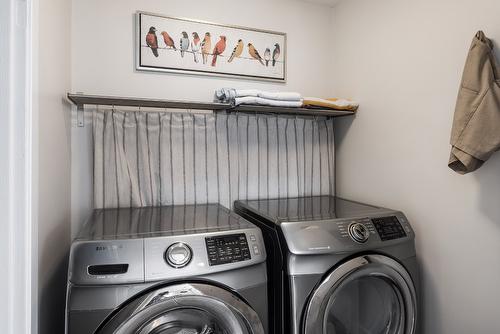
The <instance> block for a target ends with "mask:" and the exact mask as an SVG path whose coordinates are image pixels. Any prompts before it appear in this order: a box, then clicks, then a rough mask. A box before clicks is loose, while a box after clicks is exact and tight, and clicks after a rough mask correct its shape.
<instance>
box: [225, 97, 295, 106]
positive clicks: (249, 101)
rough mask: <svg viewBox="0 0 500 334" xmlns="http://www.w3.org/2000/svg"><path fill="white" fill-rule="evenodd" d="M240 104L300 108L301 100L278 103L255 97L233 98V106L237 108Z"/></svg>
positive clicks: (278, 101) (277, 101)
mask: <svg viewBox="0 0 500 334" xmlns="http://www.w3.org/2000/svg"><path fill="white" fill-rule="evenodd" d="M240 104H254V105H260V106H271V107H285V108H300V107H302V100H299V101H280V100H272V99H264V98H262V97H256V96H243V97H237V98H235V99H234V105H235V106H238V105H240Z"/></svg>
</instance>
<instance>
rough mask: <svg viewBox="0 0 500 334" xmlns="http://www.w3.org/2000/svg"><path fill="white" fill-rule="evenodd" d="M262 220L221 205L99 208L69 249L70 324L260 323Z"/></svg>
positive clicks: (217, 326)
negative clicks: (255, 221)
mask: <svg viewBox="0 0 500 334" xmlns="http://www.w3.org/2000/svg"><path fill="white" fill-rule="evenodd" d="M267 317H268V309H267V275H266V252H265V247H264V244H263V239H262V234H261V231H260V229H259V228H257V227H256V226H254V225H253V224H251V223H249V222H248V221H246V220H245V219H243V218H241V217H240V216H238V215H236V214H235V213H233V212H231V211H229V210H228V209H226V208H224V207H222V206H220V205H191V206H170V207H157V208H137V209H111V210H110V209H106V210H96V211H95V212H94V213H93V215H92V217H91V218H90V220H89V221H88V222H87V223H86V225H85V227H84V229H83V230H82V232H81V233H80V235H79V236H78V237H77V239H76V240H75V241H74V242H73V244H72V246H71V253H70V263H69V277H68V294H67V314H66V329H67V333H69V334H89V333H103V334H104V333H117V334H125V333H127V334H128V333H130V334H131V333H134V334H136V333H137V334H147V333H151V334H153V333H158V334H159V333H163V334H264V333H267V319H268V318H267Z"/></svg>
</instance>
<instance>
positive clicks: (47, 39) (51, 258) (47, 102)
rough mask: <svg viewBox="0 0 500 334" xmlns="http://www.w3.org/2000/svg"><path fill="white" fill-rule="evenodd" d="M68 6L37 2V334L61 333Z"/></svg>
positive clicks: (66, 236) (61, 0)
mask: <svg viewBox="0 0 500 334" xmlns="http://www.w3.org/2000/svg"><path fill="white" fill-rule="evenodd" d="M70 6H71V3H70V2H69V1H66V0H39V1H38V2H37V8H38V21H37V29H34V31H36V32H38V35H37V41H38V47H37V50H38V57H37V62H36V64H35V68H34V70H35V71H36V74H35V76H36V77H37V78H38V82H37V85H36V86H37V87H36V90H37V91H36V92H35V93H36V97H38V101H37V105H38V118H39V123H38V129H37V130H38V164H39V170H38V174H39V175H38V179H39V184H38V226H37V228H38V255H39V263H38V268H39V274H38V275H39V333H41V334H45V333H47V334H48V333H63V331H64V303H65V294H66V271H67V267H66V263H67V255H68V250H69V244H70V237H71V236H70V205H71V202H70V196H71V194H70V186H71V179H70V172H71V165H70V162H71V161H70V158H71V156H70V143H71V139H70V135H71V132H70V130H71V129H70V122H69V120H70V106H69V105H68V103H67V102H66V101H64V99H63V97H64V95H63V94H64V93H65V92H66V91H68V90H69V89H70V85H71V82H70V76H71V68H70V61H71V59H70V54H71V50H70V31H71V24H70V17H71V12H70Z"/></svg>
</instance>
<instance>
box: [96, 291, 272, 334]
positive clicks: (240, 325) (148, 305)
mask: <svg viewBox="0 0 500 334" xmlns="http://www.w3.org/2000/svg"><path fill="white" fill-rule="evenodd" d="M98 333H100V334H264V329H263V326H262V323H261V321H260V319H259V317H258V315H257V313H256V312H255V311H254V310H253V309H252V308H251V307H250V306H248V305H247V304H246V303H245V302H244V301H242V300H240V299H239V298H238V297H237V296H235V295H234V294H232V293H230V292H228V291H226V290H224V289H221V288H218V287H215V286H210V285H205V284H179V285H174V286H169V287H165V288H161V289H158V290H156V291H154V292H151V293H149V294H147V295H145V296H142V297H140V298H138V299H136V300H134V301H132V302H130V303H129V304H127V305H126V306H125V307H124V308H123V309H121V310H120V311H119V312H118V313H117V314H115V315H114V316H113V317H112V318H111V319H109V320H108V322H107V323H106V324H105V325H104V326H103V327H102V328H101V330H100V331H98Z"/></svg>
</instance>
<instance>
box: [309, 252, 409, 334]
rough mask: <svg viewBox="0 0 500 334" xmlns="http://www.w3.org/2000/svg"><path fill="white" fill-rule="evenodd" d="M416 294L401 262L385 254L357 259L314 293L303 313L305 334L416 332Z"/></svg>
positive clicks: (396, 333)
mask: <svg viewBox="0 0 500 334" xmlns="http://www.w3.org/2000/svg"><path fill="white" fill-rule="evenodd" d="M416 316H417V297H416V292H415V287H414V284H413V281H412V279H411V277H410V275H409V273H408V272H407V271H406V269H405V268H404V267H403V266H402V265H401V264H399V263H398V262H397V261H395V260H393V259H391V258H388V257H386V256H382V255H365V256H360V257H357V258H355V259H352V260H350V261H348V262H346V263H344V264H342V265H341V266H339V267H338V268H337V269H335V270H333V271H332V272H331V273H330V275H328V276H327V277H326V279H325V280H324V281H323V282H322V283H321V284H320V285H319V286H318V288H317V289H316V290H315V291H314V292H313V294H312V297H311V299H310V300H309V303H308V305H307V309H306V312H305V315H304V333H305V334H413V333H415V326H416Z"/></svg>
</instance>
